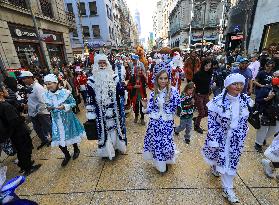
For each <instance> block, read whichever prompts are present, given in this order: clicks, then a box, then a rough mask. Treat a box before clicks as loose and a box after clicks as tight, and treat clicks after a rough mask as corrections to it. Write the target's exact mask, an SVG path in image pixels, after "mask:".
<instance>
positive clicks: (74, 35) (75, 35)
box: [73, 29, 78, 37]
mask: <svg viewBox="0 0 279 205" xmlns="http://www.w3.org/2000/svg"><path fill="white" fill-rule="evenodd" d="M73 37H78V32H77V29H75V30H73Z"/></svg>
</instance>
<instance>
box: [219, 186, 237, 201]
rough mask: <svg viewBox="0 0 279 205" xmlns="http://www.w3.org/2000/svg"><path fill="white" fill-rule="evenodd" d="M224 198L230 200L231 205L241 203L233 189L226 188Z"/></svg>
mask: <svg viewBox="0 0 279 205" xmlns="http://www.w3.org/2000/svg"><path fill="white" fill-rule="evenodd" d="M223 196H224V197H225V198H226V199H228V201H229V202H230V203H231V204H235V203H239V199H238V198H237V196H236V195H235V193H234V191H233V189H228V188H224V189H223Z"/></svg>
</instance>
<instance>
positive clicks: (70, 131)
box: [43, 74, 86, 167]
mask: <svg viewBox="0 0 279 205" xmlns="http://www.w3.org/2000/svg"><path fill="white" fill-rule="evenodd" d="M44 82H45V84H46V86H47V89H48V91H47V92H45V93H44V94H43V99H44V101H45V103H46V105H47V109H48V110H49V111H50V112H51V118H52V142H51V146H59V148H60V149H61V151H62V152H63V153H64V155H65V158H64V160H63V161H62V164H61V166H62V167H64V166H66V165H67V164H68V162H69V161H70V159H71V155H70V153H69V151H68V149H67V146H68V145H73V147H74V155H73V160H75V159H77V158H78V156H79V154H80V150H79V148H78V145H77V143H79V142H80V141H81V138H82V137H84V136H85V135H86V134H85V131H84V128H83V126H82V124H81V123H80V122H79V120H78V119H77V117H76V116H75V114H74V113H73V112H72V108H73V107H75V106H76V102H75V100H74V98H73V96H72V94H71V92H70V91H68V90H66V89H59V87H58V79H57V77H56V76H55V75H54V74H49V75H47V76H45V78H44Z"/></svg>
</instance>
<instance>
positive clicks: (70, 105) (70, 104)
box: [64, 91, 76, 112]
mask: <svg viewBox="0 0 279 205" xmlns="http://www.w3.org/2000/svg"><path fill="white" fill-rule="evenodd" d="M68 92H70V91H68ZM75 106H76V101H75V99H74V97H73V95H72V94H70V95H69V97H68V98H67V100H66V101H65V104H64V107H65V111H66V112H69V111H70V110H71V109H72V108H73V107H75Z"/></svg>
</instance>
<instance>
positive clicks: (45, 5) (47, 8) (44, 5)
mask: <svg viewBox="0 0 279 205" xmlns="http://www.w3.org/2000/svg"><path fill="white" fill-rule="evenodd" d="M40 5H41V9H42V13H43V15H44V16H47V17H49V18H53V13H52V5H51V3H50V2H49V0H40Z"/></svg>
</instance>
